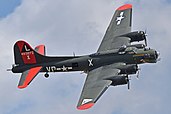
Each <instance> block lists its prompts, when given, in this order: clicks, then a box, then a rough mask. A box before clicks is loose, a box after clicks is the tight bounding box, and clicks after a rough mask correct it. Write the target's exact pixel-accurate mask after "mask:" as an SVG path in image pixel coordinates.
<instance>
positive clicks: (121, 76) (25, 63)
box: [11, 4, 159, 110]
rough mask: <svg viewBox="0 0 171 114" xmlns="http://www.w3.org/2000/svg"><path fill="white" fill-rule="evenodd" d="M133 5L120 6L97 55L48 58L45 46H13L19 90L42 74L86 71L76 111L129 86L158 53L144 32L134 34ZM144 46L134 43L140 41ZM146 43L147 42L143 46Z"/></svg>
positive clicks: (20, 42)
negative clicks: (110, 89)
mask: <svg viewBox="0 0 171 114" xmlns="http://www.w3.org/2000/svg"><path fill="white" fill-rule="evenodd" d="M131 26H132V5H131V4H125V5H123V6H121V7H119V8H118V9H117V10H116V11H115V13H114V16H113V18H112V20H111V22H110V25H109V27H108V28H107V31H106V33H105V35H104V38H103V40H102V42H101V44H100V47H99V48H98V50H97V52H95V53H93V54H90V55H84V56H75V55H73V56H63V57H62V56H56V57H50V56H46V53H45V46H44V45H39V46H37V47H35V49H33V48H32V47H31V46H30V45H29V44H28V43H27V42H25V41H22V40H19V41H17V42H16V43H15V44H14V60H15V64H13V65H12V69H11V70H12V72H13V73H22V74H21V78H20V81H19V84H18V88H20V89H22V88H26V87H27V86H28V85H29V84H30V82H31V81H32V80H33V79H34V78H35V77H36V75H37V74H38V73H39V72H45V77H49V73H50V72H71V71H83V72H84V73H86V74H87V77H86V80H85V84H84V87H83V90H82V93H81V97H80V99H79V101H78V105H77V108H78V109H79V110H84V109H88V108H90V107H92V106H93V105H94V104H95V103H96V102H97V100H98V99H99V98H100V97H101V96H102V94H103V93H104V92H105V91H106V90H107V89H108V87H109V86H117V85H124V84H127V85H128V89H129V88H130V87H129V86H130V83H129V76H130V75H132V74H138V72H139V67H138V64H143V63H156V62H157V61H158V58H159V52H157V51H156V50H155V49H151V48H147V40H146V33H145V32H144V31H134V32H131ZM139 41H141V43H132V42H139ZM143 42H144V43H143Z"/></svg>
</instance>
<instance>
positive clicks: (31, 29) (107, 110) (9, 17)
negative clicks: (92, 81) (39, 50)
mask: <svg viewBox="0 0 171 114" xmlns="http://www.w3.org/2000/svg"><path fill="white" fill-rule="evenodd" d="M12 1H13V3H11V2H12ZM14 1H15V2H14ZM125 3H131V4H133V28H132V30H147V34H148V46H149V47H151V48H154V49H156V50H158V51H159V52H160V53H161V56H160V57H161V61H160V62H158V63H157V64H145V65H141V66H140V67H141V72H140V79H139V80H137V79H136V78H135V76H133V77H132V78H131V90H130V91H128V90H127V87H126V86H118V87H110V88H109V89H108V90H107V91H106V93H105V94H104V95H103V96H102V97H101V98H100V99H99V101H98V102H97V103H96V104H95V106H94V107H93V108H92V109H89V110H86V111H79V110H77V109H76V105H77V102H78V100H79V97H80V94H81V90H82V87H83V84H84V81H85V78H86V75H85V74H80V72H75V73H51V74H50V77H49V78H48V79H45V78H44V76H43V74H39V75H38V76H37V77H36V78H35V79H34V81H33V82H32V83H31V85H29V86H28V88H26V89H23V90H20V89H18V88H17V85H18V81H19V78H20V74H13V73H11V72H7V71H6V69H7V68H11V64H13V63H14V61H13V45H14V43H15V42H16V41H17V40H19V39H22V40H25V41H27V42H29V43H30V45H31V46H32V47H35V46H36V45H39V44H45V45H46V51H47V55H71V54H72V53H73V52H75V53H76V55H84V54H90V53H94V52H96V50H97V48H98V46H99V44H100V42H101V40H102V38H103V35H104V33H105V31H106V28H107V27H108V24H109V22H110V20H111V18H112V16H113V14H114V11H115V9H117V8H118V7H119V6H121V5H124V4H125ZM0 4H1V5H0V6H1V8H0V9H1V10H0V43H1V45H0V55H1V56H0V91H1V92H0V114H68V113H73V114H95V113H96V114H169V113H171V108H170V106H171V98H170V96H171V84H170V82H171V77H170V73H171V71H170V68H171V61H170V56H171V51H170V49H171V48H170V44H171V22H170V21H171V2H170V0H91V1H90V0H89V1H88V0H22V1H20V0H18V1H17V0H8V2H7V0H0ZM2 6H3V7H2Z"/></svg>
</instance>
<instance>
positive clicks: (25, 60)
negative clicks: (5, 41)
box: [14, 40, 45, 65]
mask: <svg viewBox="0 0 171 114" xmlns="http://www.w3.org/2000/svg"><path fill="white" fill-rule="evenodd" d="M41 55H45V46H44V45H39V46H37V47H36V48H35V50H33V48H32V47H31V46H30V45H29V44H28V43H27V42H25V41H21V40H20V41H18V42H16V43H15V45H14V59H15V64H16V65H26V64H35V63H37V60H38V57H41ZM39 59H40V58H39Z"/></svg>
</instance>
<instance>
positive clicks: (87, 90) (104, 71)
mask: <svg viewBox="0 0 171 114" xmlns="http://www.w3.org/2000/svg"><path fill="white" fill-rule="evenodd" d="M119 72H120V70H119V69H113V68H112V67H111V66H102V67H99V68H96V69H94V70H92V71H90V72H89V73H88V75H87V78H86V81H85V84H84V87H83V90H82V93H81V97H80V99H79V102H78V105H77V108H78V109H79V110H84V109H88V108H91V107H92V106H93V105H94V103H96V101H97V100H98V99H99V98H100V96H102V94H103V93H104V92H105V91H106V90H107V88H108V87H109V86H110V84H111V83H112V81H110V80H107V77H112V76H115V75H118V73H119Z"/></svg>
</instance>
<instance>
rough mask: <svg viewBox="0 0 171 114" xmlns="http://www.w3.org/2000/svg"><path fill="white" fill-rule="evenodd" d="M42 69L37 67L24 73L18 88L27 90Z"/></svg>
mask: <svg viewBox="0 0 171 114" xmlns="http://www.w3.org/2000/svg"><path fill="white" fill-rule="evenodd" d="M41 68H42V67H35V68H31V69H30V70H27V71H25V72H23V73H22V75H21V78H20V81H19V84H18V88H20V89H22V88H26V87H27V86H28V85H29V84H30V82H31V81H32V80H33V79H34V78H35V77H36V75H37V74H38V73H39V71H40V70H41Z"/></svg>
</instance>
